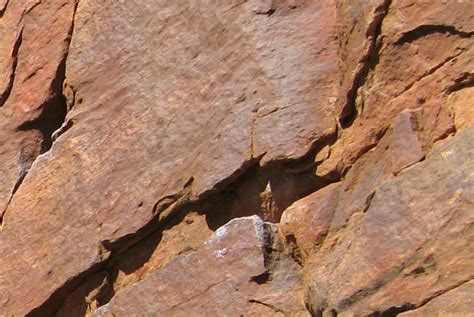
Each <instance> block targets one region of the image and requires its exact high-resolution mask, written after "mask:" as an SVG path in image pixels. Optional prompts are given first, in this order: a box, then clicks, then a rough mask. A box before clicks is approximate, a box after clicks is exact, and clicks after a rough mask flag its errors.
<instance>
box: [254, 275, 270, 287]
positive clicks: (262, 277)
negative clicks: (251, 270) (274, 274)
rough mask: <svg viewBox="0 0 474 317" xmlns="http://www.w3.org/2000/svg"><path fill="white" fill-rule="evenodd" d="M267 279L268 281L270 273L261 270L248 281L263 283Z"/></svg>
mask: <svg viewBox="0 0 474 317" xmlns="http://www.w3.org/2000/svg"><path fill="white" fill-rule="evenodd" d="M268 281H270V273H269V272H263V273H262V274H260V275H257V276H253V277H252V278H251V279H250V282H253V283H257V284H258V285H261V284H265V283H267V282H268Z"/></svg>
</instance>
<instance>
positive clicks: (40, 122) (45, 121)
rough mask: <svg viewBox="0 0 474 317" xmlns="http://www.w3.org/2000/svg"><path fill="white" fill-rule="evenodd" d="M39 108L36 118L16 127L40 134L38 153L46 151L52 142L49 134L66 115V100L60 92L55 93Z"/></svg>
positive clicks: (18, 129)
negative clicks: (39, 111) (39, 112)
mask: <svg viewBox="0 0 474 317" xmlns="http://www.w3.org/2000/svg"><path fill="white" fill-rule="evenodd" d="M41 108H42V111H41V114H40V115H39V116H38V117H37V118H35V119H33V120H31V121H27V122H24V123H23V124H21V125H20V126H19V127H17V131H29V130H38V131H39V132H40V133H41V135H42V142H41V144H40V152H39V153H40V154H43V153H45V152H47V151H48V150H49V149H50V148H51V146H52V144H53V141H52V138H51V135H52V134H53V132H54V131H56V130H57V129H58V128H59V127H60V126H61V125H62V124H63V122H64V118H65V117H66V100H65V98H64V96H63V95H62V94H56V95H55V96H54V97H53V98H52V99H51V100H50V101H48V102H47V103H46V104H44V105H43V106H42V107H41Z"/></svg>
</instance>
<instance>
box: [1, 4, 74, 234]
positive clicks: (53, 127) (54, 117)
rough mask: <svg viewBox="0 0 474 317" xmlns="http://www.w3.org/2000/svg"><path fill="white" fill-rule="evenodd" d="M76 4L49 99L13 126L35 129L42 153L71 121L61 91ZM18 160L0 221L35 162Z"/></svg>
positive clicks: (17, 44)
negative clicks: (19, 166)
mask: <svg viewBox="0 0 474 317" xmlns="http://www.w3.org/2000/svg"><path fill="white" fill-rule="evenodd" d="M77 5H78V1H76V3H75V6H74V13H73V17H72V22H71V26H70V28H69V31H68V34H67V37H66V41H67V43H66V46H67V48H66V51H65V53H64V56H63V59H62V60H61V62H60V63H59V65H58V68H57V70H56V74H55V77H54V79H53V81H52V83H51V92H52V97H51V99H50V100H48V101H47V102H46V103H44V104H43V105H42V106H41V107H40V108H41V109H42V110H41V113H40V115H39V116H38V117H37V118H35V119H33V120H30V121H26V122H24V123H22V124H21V125H20V126H18V127H17V128H16V130H17V131H30V130H37V131H39V132H40V133H41V136H42V141H41V144H40V151H39V154H44V153H45V152H47V151H49V150H50V149H51V146H52V144H53V141H54V138H55V137H57V134H56V136H54V137H53V134H54V132H55V131H57V130H58V129H60V128H61V132H64V130H65V128H66V129H67V128H69V127H70V124H69V123H68V122H66V123H65V122H64V120H65V118H66V114H67V111H68V105H67V102H66V98H65V96H64V94H63V83H64V79H65V74H66V60H67V56H68V53H69V45H70V43H71V39H72V34H73V31H74V18H75V13H76V10H77ZM22 35H23V28H22V29H21V31H20V33H19V35H18V37H17V40H16V42H15V45H14V48H13V51H12V57H13V58H14V59H13V65H12V69H13V71H12V74H11V77H10V82H9V85H8V89H7V91H6V92H5V93H4V94H3V95H2V96H0V107H1V106H2V105H3V104H4V102H5V101H6V100H7V99H8V97H9V95H10V93H11V89H12V87H13V81H14V77H15V70H16V65H17V62H18V52H19V49H20V46H21V43H22ZM36 158H37V157H36ZM36 158H35V159H36ZM20 163H21V164H23V165H25V168H22V170H21V171H20V175H19V176H18V179H17V181H16V183H15V185H14V187H13V189H12V192H11V194H10V198H9V199H8V202H7V205H6V206H5V209H4V210H3V211H2V213H1V214H0V225H3V218H4V216H5V213H6V211H7V210H8V207H9V205H10V203H11V201H12V200H13V197H14V195H15V193H16V192H17V191H18V189H19V188H20V186H21V184H22V183H23V180H24V179H25V177H26V175H27V174H28V172H29V168H30V167H31V166H32V164H33V163H34V162H20Z"/></svg>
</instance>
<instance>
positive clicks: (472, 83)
mask: <svg viewBox="0 0 474 317" xmlns="http://www.w3.org/2000/svg"><path fill="white" fill-rule="evenodd" d="M469 87H474V74H473V73H469V72H465V73H462V74H461V75H460V76H459V77H458V78H456V79H455V80H454V83H453V84H452V85H451V86H449V87H448V88H447V89H446V93H447V94H451V93H453V92H455V91H458V90H461V89H464V88H469Z"/></svg>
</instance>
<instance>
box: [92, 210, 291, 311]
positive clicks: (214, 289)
mask: <svg viewBox="0 0 474 317" xmlns="http://www.w3.org/2000/svg"><path fill="white" fill-rule="evenodd" d="M268 228H269V227H267V225H265V224H264V222H263V221H262V220H261V219H260V218H258V217H257V216H252V217H247V218H239V219H234V220H232V221H231V222H229V223H228V224H226V225H224V226H223V227H221V228H219V229H218V230H217V231H216V232H215V233H214V234H213V235H212V236H211V237H210V239H209V240H207V241H206V243H205V245H204V247H203V248H201V249H199V250H198V251H196V252H193V253H190V254H187V255H181V256H178V257H177V258H175V259H174V260H172V261H171V262H169V264H168V265H166V266H165V267H163V269H161V270H158V271H157V272H155V273H153V274H152V275H150V276H149V277H148V278H146V279H144V280H143V281H141V282H139V283H136V284H134V285H133V286H130V287H128V288H127V289H125V290H124V291H122V292H120V293H118V294H117V295H116V296H115V297H114V298H113V299H112V301H111V302H110V303H108V304H107V305H105V306H103V307H101V308H100V309H98V310H97V311H96V312H95V313H94V316H114V315H150V314H151V315H156V314H158V315H172V316H185V315H188V314H189V313H192V314H196V315H202V316H204V315H206V316H210V315H237V316H239V315H246V314H247V313H248V311H249V310H250V309H251V308H250V307H252V306H253V305H252V302H255V300H254V299H253V296H254V293H255V291H256V289H258V287H259V285H258V283H257V282H258V277H259V276H260V275H262V274H263V273H265V272H266V266H265V263H266V260H265V259H266V257H267V255H266V254H265V252H266V251H265V247H266V246H267V244H268V243H269V241H270V240H269V239H270V235H271V232H269V229H268ZM196 278H199V281H200V282H197V280H196ZM286 285H287V286H288V284H286ZM284 286H285V285H284ZM287 295H288V294H285V293H281V294H277V295H276V296H282V297H284V296H287ZM273 296H275V294H273Z"/></svg>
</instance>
